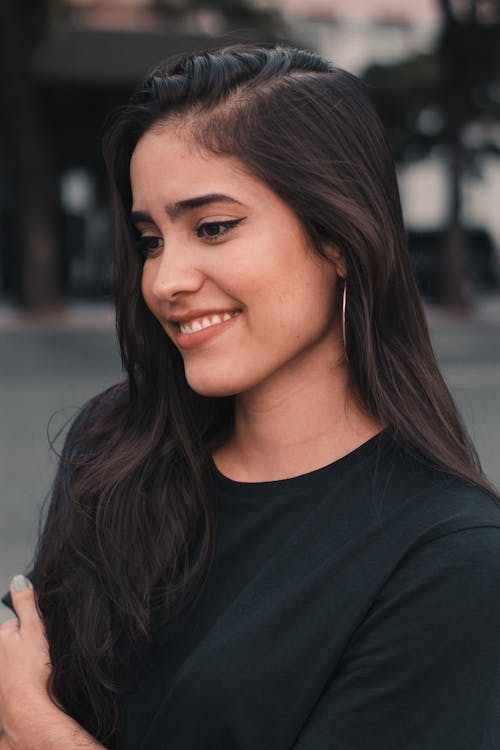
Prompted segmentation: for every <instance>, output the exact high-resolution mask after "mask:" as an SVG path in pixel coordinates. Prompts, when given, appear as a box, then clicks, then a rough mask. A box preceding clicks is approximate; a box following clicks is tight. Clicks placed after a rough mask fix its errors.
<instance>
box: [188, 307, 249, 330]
mask: <svg viewBox="0 0 500 750" xmlns="http://www.w3.org/2000/svg"><path fill="white" fill-rule="evenodd" d="M239 314H240V313H239V311H237V312H225V313H221V314H218V313H217V314H215V315H204V316H203V317H202V318H195V319H194V320H190V321H189V323H179V328H180V331H181V333H196V332H197V331H202V330H203V329H204V328H210V326H215V325H218V324H219V323H224V322H225V321H226V320H230V319H231V318H234V317H236V316H237V315H239Z"/></svg>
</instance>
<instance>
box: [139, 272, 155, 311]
mask: <svg viewBox="0 0 500 750" xmlns="http://www.w3.org/2000/svg"><path fill="white" fill-rule="evenodd" d="M153 279H154V275H153V273H152V269H151V267H150V266H148V264H147V263H145V264H144V267H143V269H142V276H141V292H142V296H143V299H144V302H145V303H146V305H147V306H148V307H149V309H150V310H151V312H152V313H153V315H156V312H155V307H156V305H155V303H156V300H155V297H154V295H153V293H152V286H153Z"/></svg>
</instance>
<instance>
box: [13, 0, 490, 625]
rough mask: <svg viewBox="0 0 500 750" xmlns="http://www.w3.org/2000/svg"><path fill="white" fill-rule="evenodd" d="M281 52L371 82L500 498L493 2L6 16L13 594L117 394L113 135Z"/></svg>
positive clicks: (254, 5) (44, 1) (288, 3)
mask: <svg viewBox="0 0 500 750" xmlns="http://www.w3.org/2000/svg"><path fill="white" fill-rule="evenodd" d="M275 40H280V41H283V42H287V43H292V44H294V45H296V46H305V47H309V48H311V49H313V50H316V51H318V52H320V53H321V54H323V55H325V56H326V57H328V58H329V59H330V60H332V61H333V62H334V63H335V64H336V65H338V66H340V67H343V68H346V69H348V70H350V71H352V72H354V73H356V74H358V75H359V76H361V77H362V78H363V79H364V81H365V82H366V85H367V86H368V89H369V92H370V94H371V96H372V99H373V100H374V102H375V104H376V106H377V108H378V110H379V112H380V114H381V116H382V119H383V121H384V123H385V125H386V128H387V130H388V133H389V138H390V142H391V145H392V148H393V152H394V156H395V159H396V163H397V168H398V177H399V183H400V189H401V197H402V201H403V210H404V215H405V220H406V226H407V232H408V239H409V245H410V251H411V256H412V261H413V264H414V268H415V272H416V276H417V281H418V284H419V287H420V290H421V293H422V296H423V299H424V302H425V305H426V311H427V315H428V320H429V323H430V327H431V333H432V337H433V341H434V345H435V349H436V352H437V354H438V358H439V361H440V365H441V367H442V370H443V373H444V375H445V378H446V380H447V382H448V384H449V386H450V388H451V390H452V393H453V395H454V397H455V398H456V400H457V402H458V405H459V407H460V409H461V411H462V414H463V417H464V420H465V422H466V424H467V426H468V428H469V431H470V433H471V435H472V437H473V440H474V441H475V443H476V446H477V448H478V451H479V455H480V458H481V460H482V463H483V466H484V468H485V470H486V472H487V474H488V476H489V477H490V479H491V480H492V481H493V483H494V484H496V485H497V486H500V461H499V460H498V458H499V452H498V445H499V444H500V253H499V248H500V159H499V156H500V0H419V2H418V3H416V2H413V0H310V1H309V2H308V1H307V0H106V1H102V0H2V2H1V3H0V292H1V302H0V389H1V390H0V591H1V592H4V591H5V590H7V588H8V584H9V581H10V578H11V576H12V575H14V574H15V573H18V572H22V571H25V570H26V569H27V568H29V564H30V560H31V556H32V554H33V550H34V545H35V540H36V535H37V527H38V517H39V514H40V509H41V506H42V502H43V500H44V498H45V497H46V495H47V493H48V492H49V490H50V485H51V481H52V478H53V475H54V471H55V468H56V465H57V456H56V452H55V451H57V449H58V448H60V445H61V436H59V439H57V435H58V433H59V432H60V431H61V430H62V429H63V428H64V426H65V424H66V423H67V421H68V420H69V419H71V417H72V416H73V415H74V413H75V410H76V408H77V407H79V406H80V405H81V404H82V403H83V402H84V401H85V400H86V399H87V398H88V397H90V396H91V395H93V394H94V393H96V392H98V391H99V390H102V389H103V388H104V387H106V386H107V385H109V384H111V383H113V382H115V381H116V380H118V379H120V377H121V367H120V362H119V357H118V353H117V348H116V344H115V339H114V319H113V310H112V306H111V302H110V292H111V276H112V230H111V224H110V215H109V210H108V205H107V196H106V182H105V177H104V173H103V166H102V160H101V154H100V140H101V137H102V132H103V126H104V121H105V118H106V116H107V114H108V113H109V112H110V110H111V109H112V108H113V107H114V106H115V105H118V104H120V103H123V102H125V101H126V99H127V97H128V96H129V94H130V93H131V92H132V90H133V89H134V88H135V86H136V85H137V84H138V83H140V81H141V79H142V78H143V77H144V75H145V73H146V71H147V70H148V69H149V68H151V67H152V66H153V65H154V64H155V63H157V62H158V61H160V60H161V59H163V58H165V57H167V56H169V55H171V54H173V53H179V52H186V51H195V50H199V49H205V48H209V47H214V46H217V45H220V44H228V43H234V42H239V41H275ZM53 441H55V448H54V449H53V448H51V443H52V442H53ZM8 615H9V612H8V611H7V610H6V609H5V608H3V607H0V620H2V619H5V617H6V616H8Z"/></svg>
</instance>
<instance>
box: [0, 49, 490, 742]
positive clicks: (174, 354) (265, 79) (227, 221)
mask: <svg viewBox="0 0 500 750" xmlns="http://www.w3.org/2000/svg"><path fill="white" fill-rule="evenodd" d="M105 156H106V163H107V168H108V173H109V178H110V184H111V189H112V196H113V211H114V218H115V228H116V302H117V318H118V335H119V340H120V345H121V351H122V356H123V362H124V366H125V370H126V373H127V380H126V382H125V383H124V384H120V385H117V386H116V387H114V388H112V389H110V390H109V391H107V392H106V393H104V394H101V395H100V396H98V397H96V398H95V399H93V400H92V401H91V402H90V403H89V404H87V405H86V406H85V407H84V408H83V410H82V412H81V413H80V415H79V416H78V417H77V419H76V420H75V422H74V424H73V426H72V429H71V431H70V433H69V435H68V438H67V440H66V446H65V450H64V454H63V457H62V460H61V464H60V469H59V473H58V476H57V478H56V482H55V487H54V491H53V495H52V500H51V505H50V509H49V513H48V517H47V521H46V525H45V529H44V532H43V534H42V537H41V540H40V543H39V547H38V550H37V554H36V557H35V565H34V571H33V576H32V579H33V583H34V590H33V588H32V587H30V588H28V589H24V590H20V591H16V590H14V588H12V589H11V593H12V597H13V600H14V602H13V603H14V607H15V609H16V611H17V613H18V615H19V619H20V630H18V628H17V626H16V625H15V621H14V622H12V623H8V624H7V626H4V631H3V632H2V637H1V644H2V647H1V649H0V655H1V656H0V696H1V700H0V716H1V718H2V721H3V723H4V726H5V732H6V733H5V734H4V735H3V739H2V742H3V743H4V747H5V748H9V747H12V748H14V747H15V748H28V747H29V748H36V747H46V746H50V747H51V748H56V749H57V748H59V747H64V748H69V747H73V746H76V745H77V744H78V743H79V742H80V743H85V742H87V741H88V742H89V743H92V744H93V746H96V747H102V746H105V747H109V748H111V747H119V748H124V749H128V748H139V747H140V748H143V749H144V750H150V749H152V748H164V747H165V748H168V750H181V749H182V750H189V749H193V750H194V749H196V750H201V748H210V749H214V750H215V748H217V750H221V749H223V750H226V749H227V750H229V749H230V748H238V749H240V750H247V749H248V750H250V748H251V749H252V750H255V749H256V748H269V750H282V749H283V750H285V749H286V750H288V749H289V748H297V749H298V750H306V748H307V749H308V750H310V749H312V748H314V750H326V749H327V748H335V749H336V750H348V749H349V750H352V749H353V748H359V749H360V750H365V748H368V747H369V748H383V749H384V750H392V749H394V750H395V749H396V748H398V750H399V748H401V747H405V748H406V750H412V749H414V750H417V748H418V750H422V748H426V750H433V749H434V748H435V749H436V750H437V749H438V748H439V750H443V748H453V750H466V749H467V750H471V748H474V749H475V750H478V749H479V748H481V749H482V750H486V749H488V750H489V749H491V750H492V749H493V748H497V747H498V746H499V742H500V712H499V710H498V707H499V705H500V704H499V701H500V671H499V669H498V666H499V664H500V645H499V639H498V637H497V631H498V619H499V615H500V554H499V549H500V508H499V505H498V498H497V496H496V494H495V491H494V490H493V488H492V487H491V486H490V485H489V484H488V482H487V480H486V479H485V477H484V476H483V475H482V473H481V470H480V467H479V463H478V461H477V457H476V455H475V453H474V449H473V447H472V445H471V443H470V441H469V439H468V437H467V436H466V434H465V431H464V428H463V425H462V422H461V420H460V417H459V415H458V413H457V410H456V408H455V406H454V404H453V401H452V399H451V397H450V395H449V393H448V391H447V389H446V386H445V384H444V382H443V380H442V378H441V376H440V374H439V371H438V368H437V365H436V361H435V357H434V354H433V351H432V347H431V344H430V340H429V335H428V331H427V327H426V323H425V319H424V313H423V310H422V305H421V302H420V299H419V296H418V293H417V289H416V287H415V282H414V278H413V275H412V272H411V270H410V264H409V259H408V253H407V250H406V245H405V237H404V230H403V222H402V217H401V211H400V204H399V198H398V190H397V185H396V179H395V174H394V167H393V163H392V159H391V156H390V152H389V149H388V147H387V144H386V142H385V139H384V135H383V132H382V129H381V126H380V123H379V120H378V119H377V116H376V115H375V113H374V111H373V109H372V107H371V105H370V104H369V102H368V101H367V98H366V95H365V93H364V91H363V89H362V86H361V84H360V83H359V81H358V80H357V79H356V78H355V77H353V76H352V75H350V74H348V73H346V72H344V71H341V70H339V69H336V68H334V67H333V66H332V65H331V64H330V63H328V62H327V61H325V60H323V59H322V58H320V57H318V56H317V55H315V54H313V53H310V52H306V51H301V50H295V49H289V48H283V47H271V46H238V47H232V48H225V49H221V50H218V51H213V52H206V53H202V54H197V55H193V56H188V57H184V58H181V59H176V60H173V61H170V62H168V63H167V64H166V66H165V67H163V68H160V69H158V70H156V71H155V72H154V73H153V74H152V75H151V76H150V77H149V78H148V79H147V80H146V82H145V84H144V85H143V87H142V88H141V89H140V90H139V91H138V92H137V93H136V94H135V95H134V96H133V97H132V100H131V102H130V103H129V104H128V106H126V107H124V108H122V109H121V110H120V111H119V112H118V113H117V115H116V116H115V118H114V120H113V122H112V123H111V125H110V128H109V131H108V134H107V136H106V139H105ZM17 583H18V584H19V581H17ZM22 583H23V582H22V581H21V584H22ZM35 592H36V596H37V600H38V606H39V610H40V613H41V619H40V617H38V615H37V610H36V608H35ZM44 628H45V633H46V637H47V641H48V644H49V645H50V661H51V666H48V664H47V655H46V653H45V652H44V649H46V641H45V637H44ZM27 653H29V654H30V657H29V658H28V657H27V656H26V654H27ZM20 694H21V695H22V699H21V698H20V697H19V696H20ZM27 716H28V717H29V718H28V719H27V718H26V717H27ZM93 737H94V738H95V740H93V739H92V738H93ZM43 743H45V744H43Z"/></svg>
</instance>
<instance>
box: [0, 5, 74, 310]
mask: <svg viewBox="0 0 500 750" xmlns="http://www.w3.org/2000/svg"><path fill="white" fill-rule="evenodd" d="M50 12H51V3H50V2H49V0H2V2H1V3H0V70H1V75H0V134H1V139H2V141H3V146H4V149H3V151H4V155H5V160H6V162H7V165H6V166H7V170H6V171H7V174H8V176H9V179H10V180H11V184H12V215H13V220H14V237H13V241H14V245H15V250H16V256H17V257H16V263H15V268H16V271H17V288H18V294H19V299H18V301H19V302H20V303H21V304H22V305H23V306H25V307H28V308H31V309H33V310H37V309H42V308H47V307H50V306H53V305H55V304H57V303H58V302H59V301H60V298H61V279H60V271H59V265H60V264H59V246H58V233H57V183H56V180H55V176H54V172H53V164H52V158H51V153H50V151H51V149H50V140H49V139H48V138H47V137H46V135H45V133H44V128H43V124H42V121H41V117H40V112H39V107H38V103H37V97H36V91H35V86H34V82H33V80H32V71H31V58H32V53H33V51H34V49H35V48H36V45H37V44H38V43H39V41H40V40H41V39H42V38H43V35H44V34H45V32H46V29H47V27H48V24H49V16H50Z"/></svg>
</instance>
